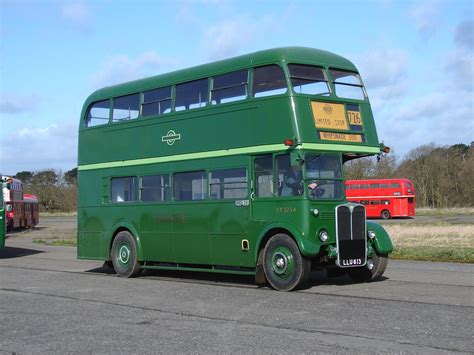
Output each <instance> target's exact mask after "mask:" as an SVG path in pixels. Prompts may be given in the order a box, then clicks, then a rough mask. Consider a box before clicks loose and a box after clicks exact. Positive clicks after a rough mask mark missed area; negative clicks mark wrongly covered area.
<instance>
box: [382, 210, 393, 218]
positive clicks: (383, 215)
mask: <svg viewBox="0 0 474 355" xmlns="http://www.w3.org/2000/svg"><path fill="white" fill-rule="evenodd" d="M380 217H382V219H390V217H391V215H390V211H388V210H383V211H382V213H381V214H380Z"/></svg>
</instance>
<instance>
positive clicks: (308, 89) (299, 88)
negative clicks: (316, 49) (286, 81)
mask: <svg viewBox="0 0 474 355" xmlns="http://www.w3.org/2000/svg"><path fill="white" fill-rule="evenodd" d="M288 70H289V72H290V78H291V86H292V87H293V91H294V92H296V93H298V94H310V95H323V96H329V94H330V91H329V85H328V82H327V80H326V77H325V76H324V71H323V69H321V68H318V67H313V66H311V65H300V64H289V65H288Z"/></svg>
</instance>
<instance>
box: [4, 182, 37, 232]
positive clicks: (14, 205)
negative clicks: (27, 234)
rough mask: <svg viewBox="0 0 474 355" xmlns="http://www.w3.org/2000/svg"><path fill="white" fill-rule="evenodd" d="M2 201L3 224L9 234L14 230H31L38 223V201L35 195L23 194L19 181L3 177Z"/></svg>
mask: <svg viewBox="0 0 474 355" xmlns="http://www.w3.org/2000/svg"><path fill="white" fill-rule="evenodd" d="M3 180H4V181H5V186H3V191H2V193H3V200H4V203H5V224H6V226H7V230H8V231H9V232H11V231H12V230H13V229H16V228H31V227H34V226H35V225H37V224H38V222H39V206H38V199H37V198H36V196H35V195H29V194H23V184H22V182H21V180H18V179H14V178H10V177H4V178H3Z"/></svg>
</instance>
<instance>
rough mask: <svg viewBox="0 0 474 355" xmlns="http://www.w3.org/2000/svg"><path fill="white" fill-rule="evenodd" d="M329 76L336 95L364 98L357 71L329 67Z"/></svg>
mask: <svg viewBox="0 0 474 355" xmlns="http://www.w3.org/2000/svg"><path fill="white" fill-rule="evenodd" d="M330 72H331V76H332V80H333V84H334V90H335V91H336V96H338V97H342V98H346V99H355V100H364V99H365V94H364V87H363V86H362V82H361V81H360V78H359V75H358V74H357V73H352V72H347V71H342V70H334V69H331V70H330Z"/></svg>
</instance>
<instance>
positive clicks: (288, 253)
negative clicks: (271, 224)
mask: <svg viewBox="0 0 474 355" xmlns="http://www.w3.org/2000/svg"><path fill="white" fill-rule="evenodd" d="M263 270H264V273H265V277H266V279H267V281H268V283H269V284H270V285H271V286H272V287H273V288H274V289H275V290H278V291H291V290H293V289H295V288H296V287H298V286H300V285H302V284H303V283H305V282H306V281H307V280H308V278H309V273H310V271H311V262H310V260H308V259H307V258H305V257H304V256H302V255H301V253H300V251H299V249H298V245H296V243H295V241H294V240H293V239H292V238H291V237H289V236H288V235H286V234H276V235H274V236H273V237H272V238H271V239H270V240H269V241H268V243H267V245H266V246H265V249H264V252H263Z"/></svg>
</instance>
